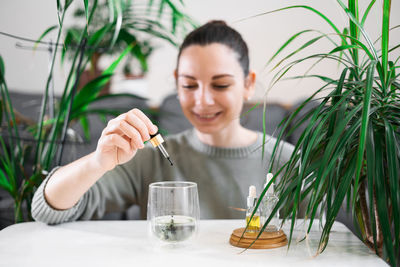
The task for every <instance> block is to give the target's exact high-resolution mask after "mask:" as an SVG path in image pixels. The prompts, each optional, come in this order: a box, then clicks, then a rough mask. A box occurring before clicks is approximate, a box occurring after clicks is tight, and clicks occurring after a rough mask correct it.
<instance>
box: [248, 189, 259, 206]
mask: <svg viewBox="0 0 400 267" xmlns="http://www.w3.org/2000/svg"><path fill="white" fill-rule="evenodd" d="M256 201H257V189H256V187H255V186H254V185H250V187H249V196H248V197H247V207H249V208H250V207H253V206H254V205H255V203H256Z"/></svg>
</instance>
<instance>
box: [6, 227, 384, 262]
mask: <svg viewBox="0 0 400 267" xmlns="http://www.w3.org/2000/svg"><path fill="white" fill-rule="evenodd" d="M299 222H301V221H299ZM317 223H318V222H317ZM242 226H243V221H242V220H205V221H201V222H200V231H199V234H198V237H197V239H196V240H195V243H193V244H192V245H189V246H183V247H175V248H171V247H167V248H166V247H159V246H154V243H152V241H151V240H150V239H149V238H148V227H147V222H146V221H79V222H73V223H65V224H62V225H57V226H48V225H45V224H42V223H38V222H29V223H21V224H15V225H12V226H9V227H7V228H5V229H3V230H2V231H0V266H7V267H8V266H52V267H54V266H55V267H62V266H185V267H188V266H205V267H210V266H219V267H220V266H222V267H230V266H249V267H250V266H251V267H254V266H292V267H295V266H307V267H309V266H352V267H355V266H363V267H366V266H387V265H386V263H385V262H384V261H383V260H381V259H380V258H379V257H377V256H376V255H375V254H374V253H373V252H372V251H370V250H369V249H368V248H367V247H366V246H365V245H364V244H363V243H362V242H361V241H360V240H358V239H357V237H356V236H354V235H353V234H352V233H351V232H350V231H349V230H348V229H347V228H346V227H345V226H344V225H343V224H340V223H335V224H334V227H333V229H332V232H331V236H330V241H329V244H328V247H327V248H326V250H325V251H324V252H323V253H322V254H321V255H319V256H317V257H314V255H315V252H316V247H317V245H318V241H319V235H320V229H319V227H318V225H315V227H314V226H313V230H312V232H311V234H310V235H309V236H308V238H307V240H306V241H303V242H300V243H298V242H296V239H294V240H293V243H292V245H291V247H290V249H289V251H288V250H287V247H281V248H276V249H269V250H256V249H249V250H247V251H245V252H243V249H240V248H236V247H233V246H231V245H230V244H229V243H228V240H229V237H230V234H231V232H232V230H233V229H235V228H239V227H242ZM296 229H297V230H296V232H295V236H296V237H300V236H302V235H303V233H304V225H303V224H301V223H298V225H297V227H296ZM284 230H285V232H286V234H289V231H288V227H287V226H286V227H285V228H284ZM240 252H243V253H240Z"/></svg>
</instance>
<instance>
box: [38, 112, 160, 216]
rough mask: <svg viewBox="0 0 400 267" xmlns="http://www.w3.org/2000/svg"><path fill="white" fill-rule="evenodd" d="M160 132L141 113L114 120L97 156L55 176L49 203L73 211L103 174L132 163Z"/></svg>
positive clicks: (48, 193) (48, 187)
mask: <svg viewBox="0 0 400 267" xmlns="http://www.w3.org/2000/svg"><path fill="white" fill-rule="evenodd" d="M156 132H157V127H156V126H155V125H154V124H153V123H152V122H151V121H150V119H149V118H147V116H146V115H144V114H143V113H142V112H141V111H140V110H138V109H133V110H131V111H129V112H127V113H124V114H122V115H120V116H118V117H117V118H115V119H113V120H110V121H109V123H108V124H107V127H106V128H105V129H104V130H103V132H102V135H101V137H100V139H99V141H98V144H97V148H96V151H95V152H93V153H91V154H89V155H87V156H85V157H82V158H80V159H78V160H76V161H74V162H72V163H70V164H68V165H66V166H64V167H61V168H60V169H58V170H57V171H56V172H54V173H53V175H52V176H51V177H50V179H49V180H48V182H47V184H46V187H45V189H44V196H45V199H46V201H47V203H48V204H49V205H50V206H52V207H53V208H55V209H58V210H66V209H69V208H71V207H73V206H74V205H75V204H76V203H77V202H78V201H79V199H80V198H81V197H82V196H83V194H84V193H85V192H86V191H87V190H89V188H90V187H91V186H92V185H93V184H94V183H96V181H97V180H98V179H100V177H102V176H103V174H105V173H106V172H107V171H109V170H112V169H113V168H114V167H115V166H117V165H119V164H123V163H125V162H127V161H129V160H130V159H132V158H133V157H134V155H135V154H136V152H137V150H138V149H141V148H143V147H144V144H143V142H144V141H147V140H149V139H150V134H155V133H156Z"/></svg>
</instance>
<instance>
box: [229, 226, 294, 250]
mask: <svg viewBox="0 0 400 267" xmlns="http://www.w3.org/2000/svg"><path fill="white" fill-rule="evenodd" d="M244 229H245V228H238V229H235V230H233V232H232V234H231V238H230V239H229V243H230V244H231V245H232V246H235V247H239V248H254V249H266V248H279V247H283V246H286V244H287V242H288V241H287V238H286V235H285V233H284V232H283V231H282V230H279V231H276V232H263V233H262V234H261V235H260V237H259V238H258V239H257V240H256V237H257V235H258V233H244V235H243V237H242V234H243V231H244ZM241 237H242V238H241ZM240 238H241V239H240ZM254 240H256V241H255V242H254ZM253 242H254V244H253V245H251V243H253ZM250 245H251V247H249V246H250Z"/></svg>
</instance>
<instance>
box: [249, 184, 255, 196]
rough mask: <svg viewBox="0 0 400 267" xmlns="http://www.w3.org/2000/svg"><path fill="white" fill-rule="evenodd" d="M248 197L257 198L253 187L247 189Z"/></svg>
mask: <svg viewBox="0 0 400 267" xmlns="http://www.w3.org/2000/svg"><path fill="white" fill-rule="evenodd" d="M249 197H257V189H256V187H255V186H254V185H250V187H249Z"/></svg>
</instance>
